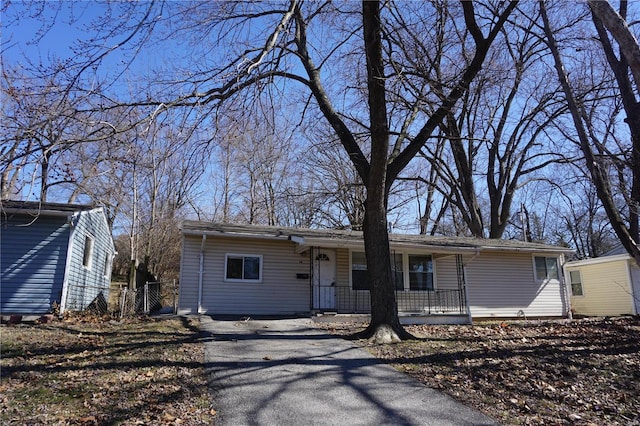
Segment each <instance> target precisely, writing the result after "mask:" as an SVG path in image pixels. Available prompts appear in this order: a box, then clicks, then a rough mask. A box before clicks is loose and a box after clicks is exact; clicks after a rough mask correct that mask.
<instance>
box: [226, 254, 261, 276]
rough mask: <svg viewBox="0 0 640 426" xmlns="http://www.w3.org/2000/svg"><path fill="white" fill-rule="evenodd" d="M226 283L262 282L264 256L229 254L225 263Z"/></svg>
mask: <svg viewBox="0 0 640 426" xmlns="http://www.w3.org/2000/svg"><path fill="white" fill-rule="evenodd" d="M224 276H225V280H226V281H252V282H260V281H261V280H262V256H259V255H246V254H227V256H226V262H225V274H224Z"/></svg>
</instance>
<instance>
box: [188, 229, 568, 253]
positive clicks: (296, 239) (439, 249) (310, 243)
mask: <svg viewBox="0 0 640 426" xmlns="http://www.w3.org/2000/svg"><path fill="white" fill-rule="evenodd" d="M274 230H278V228H276V227H274ZM287 231H290V232H287V233H282V234H281V235H275V234H267V233H261V232H250V231H247V232H242V231H231V232H225V231H221V230H205V229H192V228H191V229H185V228H184V227H183V228H182V233H183V235H186V236H202V235H207V236H213V237H221V238H224V237H226V238H242V239H260V240H271V241H291V242H292V243H294V244H296V246H297V248H296V252H298V253H301V252H304V251H306V250H307V249H309V248H311V247H325V248H346V249H351V250H364V240H363V238H362V237H360V236H358V237H357V239H356V238H341V237H339V236H337V237H336V236H333V237H321V236H302V235H300V234H303V233H304V230H298V229H295V228H288V229H287ZM296 231H299V232H296ZM487 242H490V240H487ZM389 245H390V248H391V250H393V249H402V248H404V249H414V250H421V251H429V252H431V253H443V254H456V253H461V252H462V253H478V252H480V251H485V252H510V253H513V252H520V253H547V254H564V253H573V252H574V250H572V249H570V248H566V247H509V246H500V245H493V244H489V245H484V244H477V245H470V244H467V245H451V246H446V245H439V244H430V243H428V242H426V241H425V242H411V241H392V240H391V241H390V242H389Z"/></svg>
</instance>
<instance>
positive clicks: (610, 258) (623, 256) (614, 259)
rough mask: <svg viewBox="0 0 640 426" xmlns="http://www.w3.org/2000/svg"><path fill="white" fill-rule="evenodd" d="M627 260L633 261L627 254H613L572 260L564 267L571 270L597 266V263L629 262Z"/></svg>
mask: <svg viewBox="0 0 640 426" xmlns="http://www.w3.org/2000/svg"><path fill="white" fill-rule="evenodd" d="M629 260H633V258H632V257H631V256H630V255H629V254H628V253H624V254H615V255H613V256H601V257H592V258H589V259H582V260H574V261H571V262H567V263H566V264H565V267H567V268H571V267H574V266H585V265H597V264H599V263H606V262H620V261H629Z"/></svg>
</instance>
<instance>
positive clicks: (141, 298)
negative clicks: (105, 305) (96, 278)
mask: <svg viewBox="0 0 640 426" xmlns="http://www.w3.org/2000/svg"><path fill="white" fill-rule="evenodd" d="M109 299H110V307H109V308H110V310H111V311H112V312H114V313H118V314H119V316H120V318H124V317H128V316H134V315H139V314H145V315H148V314H150V313H154V312H158V311H163V312H172V313H176V311H177V308H178V283H177V282H176V280H172V281H155V282H146V283H145V284H144V286H142V287H138V288H136V289H130V288H128V287H126V286H121V287H120V288H113V287H112V289H111V295H110V297H109Z"/></svg>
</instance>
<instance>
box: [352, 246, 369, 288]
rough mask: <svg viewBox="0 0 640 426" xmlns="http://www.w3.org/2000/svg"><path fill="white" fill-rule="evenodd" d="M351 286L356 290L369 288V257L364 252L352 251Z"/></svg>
mask: <svg viewBox="0 0 640 426" xmlns="http://www.w3.org/2000/svg"><path fill="white" fill-rule="evenodd" d="M351 286H352V288H353V289H354V290H369V276H368V274H367V258H366V257H365V255H364V253H362V252H355V251H354V252H352V253H351Z"/></svg>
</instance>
